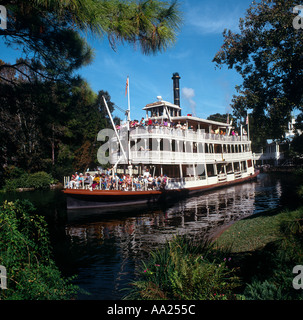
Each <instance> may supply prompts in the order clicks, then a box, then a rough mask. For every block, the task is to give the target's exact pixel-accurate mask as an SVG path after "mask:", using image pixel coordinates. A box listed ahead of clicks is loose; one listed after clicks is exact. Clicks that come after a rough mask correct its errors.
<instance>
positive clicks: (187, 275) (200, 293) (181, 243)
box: [127, 207, 303, 300]
mask: <svg viewBox="0 0 303 320" xmlns="http://www.w3.org/2000/svg"><path fill="white" fill-rule="evenodd" d="M215 237H216V239H215V240H214V241H211V242H209V241H203V240H202V241H201V240H197V239H196V240H193V239H190V238H187V237H186V236H185V237H184V236H179V237H176V238H175V239H174V240H172V241H170V242H168V243H167V244H166V246H165V247H164V249H162V250H158V251H153V252H152V253H151V255H150V258H149V260H148V261H146V262H144V264H143V266H142V269H143V270H142V274H141V276H140V277H139V280H138V281H135V282H134V283H133V288H134V290H132V292H131V294H130V295H129V296H128V297H127V298H129V299H156V298H157V299H176V300H179V299H185V298H186V299H198V300H200V299H202V300H218V299H219V300H243V299H245V300H301V299H303V295H302V290H295V289H294V287H293V280H294V277H295V275H294V274H293V268H294V267H295V266H297V265H302V264H303V253H302V246H303V207H300V208H298V209H296V210H292V211H289V210H283V211H281V210H280V209H273V210H268V211H265V212H262V213H260V214H255V215H252V216H249V217H247V218H245V219H243V220H240V221H237V222H235V223H234V224H232V225H230V226H229V227H228V228H226V229H223V230H221V231H220V232H219V234H217V235H216V236H215Z"/></svg>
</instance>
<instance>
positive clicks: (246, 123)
mask: <svg viewBox="0 0 303 320" xmlns="http://www.w3.org/2000/svg"><path fill="white" fill-rule="evenodd" d="M246 124H248V115H247V116H246Z"/></svg>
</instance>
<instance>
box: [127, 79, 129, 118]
mask: <svg viewBox="0 0 303 320" xmlns="http://www.w3.org/2000/svg"><path fill="white" fill-rule="evenodd" d="M127 102H128V109H127V120H128V121H130V94H129V76H127Z"/></svg>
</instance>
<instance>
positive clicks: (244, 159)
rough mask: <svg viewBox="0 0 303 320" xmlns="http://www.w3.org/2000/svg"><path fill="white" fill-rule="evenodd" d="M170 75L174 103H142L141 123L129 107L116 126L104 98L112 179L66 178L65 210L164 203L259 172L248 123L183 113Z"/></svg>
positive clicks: (176, 77) (176, 78) (176, 79)
mask: <svg viewBox="0 0 303 320" xmlns="http://www.w3.org/2000/svg"><path fill="white" fill-rule="evenodd" d="M172 79H173V89H174V103H170V102H167V101H164V100H163V99H162V97H160V96H159V97H157V101H156V102H153V103H150V104H147V105H146V106H145V107H144V108H143V110H144V111H145V117H142V119H141V121H140V122H139V121H131V120H130V110H129V109H128V112H127V116H128V119H127V121H126V122H125V124H124V126H123V125H122V126H119V127H116V126H115V125H114V123H113V121H112V117H111V115H110V112H109V110H108V107H107V103H106V101H105V99H104V103H105V106H106V108H107V110H108V113H109V116H110V119H111V121H112V124H113V129H114V130H113V132H114V134H113V135H112V136H111V137H110V139H109V141H108V142H107V144H108V150H109V159H108V161H109V162H110V164H112V166H113V167H112V168H111V170H110V172H108V174H106V177H107V178H108V179H110V181H111V183H110V184H109V183H107V184H103V183H101V179H100V180H99V181H100V182H99V184H98V185H95V187H94V189H93V188H92V186H91V184H90V185H87V186H85V184H84V183H82V185H79V184H78V185H75V186H76V187H72V186H71V184H70V178H67V177H66V178H65V181H64V184H65V189H64V191H63V192H64V193H65V194H66V195H67V208H68V209H78V208H92V207H110V208H114V207H121V206H129V205H133V204H150V203H158V202H165V201H169V200H172V199H180V198H181V197H186V196H190V195H192V194H196V193H199V192H203V191H207V190H211V189H215V188H222V187H226V186H230V185H233V184H238V183H242V182H247V181H250V180H253V179H255V178H256V177H257V175H258V174H259V172H258V171H255V169H254V166H253V155H252V151H251V141H250V139H249V128H247V129H248V130H247V131H246V130H244V127H243V128H242V126H241V130H240V133H239V134H237V133H236V132H235V131H234V128H233V123H232V121H231V122H228V123H223V122H218V121H212V120H206V119H202V118H199V117H196V116H195V115H193V114H187V115H182V109H181V107H180V91H179V79H180V76H179V74H178V73H175V74H174V75H173V78H172ZM104 149H105V148H103V150H104ZM122 176H124V177H125V176H126V177H128V178H130V180H129V181H130V182H129V183H128V184H127V185H125V186H124V187H122V184H121V183H120V184H119V179H118V178H119V177H122ZM144 176H145V178H144V179H143V177H144ZM138 177H139V178H142V179H141V180H140V179H138ZM101 178H102V176H101ZM102 179H104V176H103V178H102ZM148 179H150V181H149V180H148ZM152 181H153V182H152ZM158 181H159V184H158Z"/></svg>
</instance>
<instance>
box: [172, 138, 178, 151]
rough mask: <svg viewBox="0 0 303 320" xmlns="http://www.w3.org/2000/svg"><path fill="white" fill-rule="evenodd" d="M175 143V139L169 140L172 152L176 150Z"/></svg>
mask: <svg viewBox="0 0 303 320" xmlns="http://www.w3.org/2000/svg"><path fill="white" fill-rule="evenodd" d="M176 144H177V142H176V140H172V142H171V147H172V150H171V151H172V152H176V149H177V146H176Z"/></svg>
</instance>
